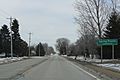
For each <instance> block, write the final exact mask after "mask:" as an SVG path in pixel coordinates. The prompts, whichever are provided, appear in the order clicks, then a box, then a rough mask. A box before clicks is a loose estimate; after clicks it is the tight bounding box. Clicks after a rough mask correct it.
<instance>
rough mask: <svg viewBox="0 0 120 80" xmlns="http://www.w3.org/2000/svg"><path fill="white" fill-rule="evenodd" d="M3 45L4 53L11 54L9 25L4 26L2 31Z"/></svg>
mask: <svg viewBox="0 0 120 80" xmlns="http://www.w3.org/2000/svg"><path fill="white" fill-rule="evenodd" d="M1 42H2V43H1V45H2V52H4V53H6V55H7V53H10V32H9V29H8V26H7V25H3V26H2V29H1Z"/></svg>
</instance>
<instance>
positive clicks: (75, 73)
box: [17, 56, 97, 80]
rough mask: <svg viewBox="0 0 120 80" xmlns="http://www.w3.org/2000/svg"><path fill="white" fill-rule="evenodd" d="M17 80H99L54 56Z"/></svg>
mask: <svg viewBox="0 0 120 80" xmlns="http://www.w3.org/2000/svg"><path fill="white" fill-rule="evenodd" d="M17 80H97V79H95V78H94V77H92V76H90V75H88V74H87V73H85V72H84V71H82V70H79V69H78V68H76V67H75V66H74V65H72V64H70V62H69V61H68V60H66V59H64V58H63V57H60V56H52V57H51V58H50V59H49V60H47V61H45V62H44V63H41V64H39V65H38V66H36V67H34V68H32V69H30V70H28V71H27V72H25V73H24V75H23V76H21V78H19V79H17Z"/></svg>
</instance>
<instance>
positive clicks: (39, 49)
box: [39, 43, 40, 56]
mask: <svg viewBox="0 0 120 80" xmlns="http://www.w3.org/2000/svg"><path fill="white" fill-rule="evenodd" d="M39 56H40V43H39Z"/></svg>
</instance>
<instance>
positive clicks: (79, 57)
mask: <svg viewBox="0 0 120 80" xmlns="http://www.w3.org/2000/svg"><path fill="white" fill-rule="evenodd" d="M69 58H72V59H75V56H69ZM77 60H81V61H87V62H101V59H91V58H86V60H85V57H84V56H78V57H77ZM108 61H112V59H103V62H108Z"/></svg>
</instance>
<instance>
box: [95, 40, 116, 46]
mask: <svg viewBox="0 0 120 80" xmlns="http://www.w3.org/2000/svg"><path fill="white" fill-rule="evenodd" d="M97 45H99V46H102V45H118V40H117V39H100V40H97Z"/></svg>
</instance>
